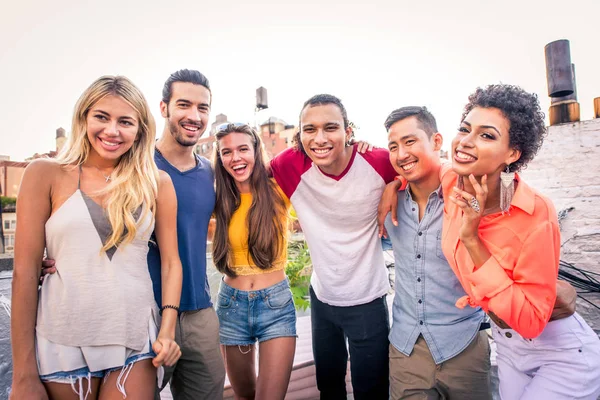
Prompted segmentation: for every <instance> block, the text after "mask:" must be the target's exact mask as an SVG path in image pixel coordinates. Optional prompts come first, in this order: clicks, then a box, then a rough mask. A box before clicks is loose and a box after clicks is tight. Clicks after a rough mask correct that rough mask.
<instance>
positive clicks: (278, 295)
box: [217, 278, 296, 346]
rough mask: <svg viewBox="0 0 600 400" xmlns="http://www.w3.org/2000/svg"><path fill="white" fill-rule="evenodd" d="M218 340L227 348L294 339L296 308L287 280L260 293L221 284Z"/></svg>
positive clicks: (218, 307) (218, 302) (218, 306)
mask: <svg viewBox="0 0 600 400" xmlns="http://www.w3.org/2000/svg"><path fill="white" fill-rule="evenodd" d="M217 315H218V317H219V324H220V328H219V339H220V341H221V344H223V345H226V346H237V345H244V346H247V345H251V344H254V343H255V342H257V341H258V342H264V341H265V340H269V339H274V338H278V337H289V336H293V337H296V309H295V307H294V301H293V299H292V292H291V291H290V284H289V282H288V280H287V278H286V279H285V280H283V281H281V282H279V283H276V284H275V285H273V286H270V287H268V288H266V289H262V290H252V291H247V292H246V291H243V290H237V289H234V288H232V287H231V286H229V285H228V284H226V283H225V282H224V281H221V286H220V287H219V296H218V300H217Z"/></svg>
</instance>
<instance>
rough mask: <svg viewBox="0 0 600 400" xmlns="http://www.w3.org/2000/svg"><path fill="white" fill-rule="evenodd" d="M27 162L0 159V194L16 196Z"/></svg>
mask: <svg viewBox="0 0 600 400" xmlns="http://www.w3.org/2000/svg"><path fill="white" fill-rule="evenodd" d="M27 164H29V163H28V162H15V161H0V196H5V197H17V193H19V186H20V185H21V179H22V178H23V172H25V167H26V166H27Z"/></svg>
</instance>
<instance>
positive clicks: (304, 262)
mask: <svg viewBox="0 0 600 400" xmlns="http://www.w3.org/2000/svg"><path fill="white" fill-rule="evenodd" d="M311 272H312V262H311V260H310V253H309V251H308V245H307V244H306V242H305V241H303V240H302V241H290V242H289V244H288V262H287V266H286V267H285V273H286V275H287V277H288V279H289V281H290V289H291V290H292V295H293V297H294V304H295V305H296V309H298V310H306V309H307V308H308V306H309V305H310V302H309V301H308V300H307V297H308V287H309V285H310V274H311Z"/></svg>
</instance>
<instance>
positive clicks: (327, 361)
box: [310, 287, 390, 400]
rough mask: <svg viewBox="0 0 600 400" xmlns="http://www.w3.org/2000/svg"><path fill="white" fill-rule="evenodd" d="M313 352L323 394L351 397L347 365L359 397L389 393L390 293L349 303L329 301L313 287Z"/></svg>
mask: <svg viewBox="0 0 600 400" xmlns="http://www.w3.org/2000/svg"><path fill="white" fill-rule="evenodd" d="M310 310H311V320H312V342H313V356H314V358H315V367H316V374H317V387H318V388H319V391H320V392H321V399H328V400H337V399H346V382H345V378H346V367H347V364H348V351H347V350H346V339H348V348H349V350H350V360H351V362H350V372H351V374H352V388H353V391H354V398H355V399H356V400H362V399H365V400H378V399H382V400H384V399H385V400H387V399H388V398H389V359H388V357H389V355H388V345H389V342H388V334H389V331H390V326H389V316H388V308H387V303H386V302H385V296H383V297H381V298H378V299H375V300H373V301H371V302H370V303H366V304H359V305H356V306H350V307H336V306H330V305H328V304H325V303H323V302H321V301H320V300H319V299H317V296H316V295H315V292H314V291H313V289H312V287H311V288H310Z"/></svg>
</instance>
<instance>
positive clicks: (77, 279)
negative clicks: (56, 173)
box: [36, 188, 158, 350]
mask: <svg viewBox="0 0 600 400" xmlns="http://www.w3.org/2000/svg"><path fill="white" fill-rule="evenodd" d="M140 211H141V209H140V210H138V212H137V213H136V215H135V217H136V218H137V219H139V218H140V214H141V216H142V218H143V220H142V221H139V223H138V227H137V234H136V237H135V239H134V240H133V242H131V243H128V244H126V245H121V246H119V247H118V248H116V247H114V248H112V249H109V250H108V251H107V252H101V251H100V250H101V248H102V246H103V245H104V243H105V241H106V240H107V237H108V236H109V235H110V232H111V227H110V223H109V221H108V217H107V216H106V214H105V212H104V210H103V209H102V207H101V206H100V205H98V204H97V203H95V202H94V201H93V200H92V199H91V198H89V197H88V196H87V195H86V194H85V193H83V192H82V191H81V190H80V189H79V188H78V189H77V191H76V192H75V193H73V194H72V195H71V197H69V199H68V200H67V201H66V202H65V203H64V204H63V205H62V206H61V207H60V208H59V209H58V210H56V212H55V213H54V214H52V215H51V216H50V218H49V219H48V221H47V222H46V226H45V228H46V229H45V231H46V232H45V233H46V249H47V252H48V257H49V258H52V259H54V260H56V270H57V272H56V273H55V274H51V275H47V276H46V277H45V279H44V283H43V285H42V288H41V290H40V296H39V302H38V314H37V326H36V330H37V333H38V334H39V335H41V336H42V337H44V338H46V339H48V340H49V341H51V342H54V343H58V344H62V345H67V346H103V345H122V346H125V347H128V348H131V349H134V350H141V349H142V347H143V346H144V345H145V344H146V342H147V341H148V320H149V319H150V318H152V312H153V310H154V311H155V312H156V311H157V308H158V307H157V305H156V302H155V300H154V296H153V291H152V281H151V279H150V274H149V272H148V262H147V259H146V256H147V253H148V240H149V238H150V234H151V233H152V231H153V229H154V218H153V216H152V213H151V212H146V213H144V212H140Z"/></svg>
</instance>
